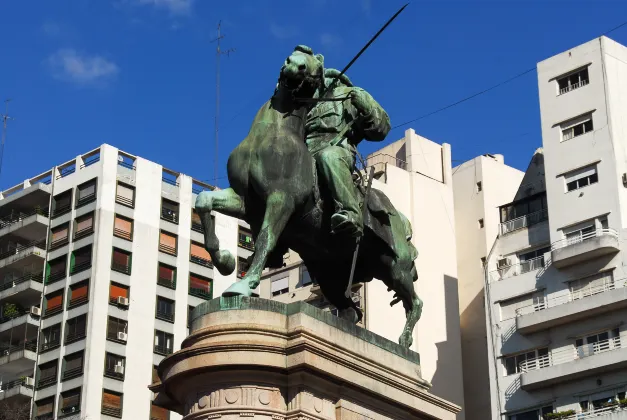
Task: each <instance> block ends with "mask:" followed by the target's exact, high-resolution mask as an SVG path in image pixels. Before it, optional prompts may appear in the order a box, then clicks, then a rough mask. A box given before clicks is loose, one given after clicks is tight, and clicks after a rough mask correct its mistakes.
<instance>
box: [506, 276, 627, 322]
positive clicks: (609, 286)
mask: <svg viewBox="0 0 627 420" xmlns="http://www.w3.org/2000/svg"><path fill="white" fill-rule="evenodd" d="M625 286H627V278H625V279H619V280H614V281H612V282H611V283H605V284H602V285H599V286H587V287H583V288H581V289H578V290H572V289H571V290H567V291H566V292H565V293H562V294H556V295H553V296H549V297H546V298H544V299H542V300H541V301H538V302H537V303H534V304H532V305H527V306H524V307H522V308H518V309H516V316H522V315H528V314H531V313H534V312H538V311H542V310H544V309H549V308H554V307H556V306H559V305H564V304H566V303H569V302H573V301H575V300H579V299H585V298H587V297H590V296H594V295H597V294H599V293H604V292H608V291H610V290H615V289H618V288H622V287H625Z"/></svg>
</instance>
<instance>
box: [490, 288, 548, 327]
mask: <svg viewBox="0 0 627 420" xmlns="http://www.w3.org/2000/svg"><path fill="white" fill-rule="evenodd" d="M544 299H545V298H544V294H543V293H542V292H536V293H529V294H527V295H523V296H519V297H516V298H513V299H508V300H504V301H503V302H501V303H500V306H501V321H505V320H506V319H511V318H515V317H516V316H518V315H523V314H526V313H531V312H535V311H539V310H542V309H544V308H545V303H544Z"/></svg>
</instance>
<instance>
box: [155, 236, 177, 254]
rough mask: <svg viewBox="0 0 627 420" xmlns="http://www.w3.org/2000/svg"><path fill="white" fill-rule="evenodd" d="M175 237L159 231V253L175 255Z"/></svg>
mask: <svg viewBox="0 0 627 420" xmlns="http://www.w3.org/2000/svg"><path fill="white" fill-rule="evenodd" d="M176 239H177V238H176V235H174V234H173V233H168V232H164V231H161V234H160V235H159V251H161V252H164V253H166V254H170V255H176V242H177V241H176Z"/></svg>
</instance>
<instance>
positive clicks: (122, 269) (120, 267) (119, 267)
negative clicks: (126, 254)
mask: <svg viewBox="0 0 627 420" xmlns="http://www.w3.org/2000/svg"><path fill="white" fill-rule="evenodd" d="M111 269H112V270H113V271H117V272H119V273H123V274H131V266H130V264H120V263H116V262H112V263H111Z"/></svg>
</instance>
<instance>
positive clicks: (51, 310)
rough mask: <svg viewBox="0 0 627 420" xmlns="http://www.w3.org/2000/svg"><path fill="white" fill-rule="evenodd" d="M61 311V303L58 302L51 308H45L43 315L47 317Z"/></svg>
mask: <svg viewBox="0 0 627 420" xmlns="http://www.w3.org/2000/svg"><path fill="white" fill-rule="evenodd" d="M61 312H63V305H61V304H58V305H57V306H54V307H52V308H46V310H45V311H44V314H43V315H44V318H47V317H50V316H53V315H57V314H60V313H61Z"/></svg>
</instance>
